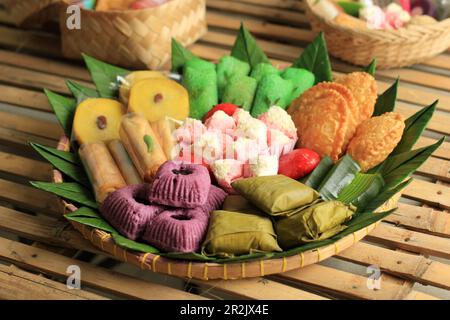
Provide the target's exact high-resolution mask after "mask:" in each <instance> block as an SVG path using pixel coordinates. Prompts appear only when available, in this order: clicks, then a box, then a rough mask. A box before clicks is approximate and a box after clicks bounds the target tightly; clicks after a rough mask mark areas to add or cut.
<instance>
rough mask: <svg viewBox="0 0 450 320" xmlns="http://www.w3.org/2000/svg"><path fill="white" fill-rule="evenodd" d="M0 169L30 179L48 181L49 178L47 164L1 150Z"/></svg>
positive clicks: (49, 172)
mask: <svg viewBox="0 0 450 320" xmlns="http://www.w3.org/2000/svg"><path fill="white" fill-rule="evenodd" d="M0 171H4V172H8V173H12V174H15V175H18V176H22V177H25V178H29V179H32V180H43V181H48V180H50V178H51V166H50V165H49V164H47V163H44V162H41V161H36V160H31V159H28V158H25V157H21V156H16V155H13V154H10V153H6V152H2V151H0Z"/></svg>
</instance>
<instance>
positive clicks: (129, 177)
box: [108, 139, 142, 185]
mask: <svg viewBox="0 0 450 320" xmlns="http://www.w3.org/2000/svg"><path fill="white" fill-rule="evenodd" d="M108 149H109V151H110V152H111V155H112V157H113V158H114V160H115V162H116V164H117V166H118V167H119V170H120V172H121V173H122V176H123V178H124V179H125V181H126V183H127V185H133V184H140V183H142V179H141V177H140V176H139V173H138V172H137V170H136V167H135V166H134V164H133V161H131V158H130V156H129V155H128V153H127V151H126V150H125V147H124V146H123V144H122V142H120V140H117V139H116V140H111V141H110V142H108Z"/></svg>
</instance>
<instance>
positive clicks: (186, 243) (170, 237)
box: [142, 209, 209, 252]
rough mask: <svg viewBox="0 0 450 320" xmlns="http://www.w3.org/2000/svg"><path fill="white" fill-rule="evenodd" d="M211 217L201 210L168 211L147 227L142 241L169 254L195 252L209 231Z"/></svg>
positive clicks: (159, 215)
mask: <svg viewBox="0 0 450 320" xmlns="http://www.w3.org/2000/svg"><path fill="white" fill-rule="evenodd" d="M208 221H209V215H208V214H206V213H205V212H204V211H203V210H200V209H168V210H165V211H163V212H161V213H160V214H158V215H157V216H156V217H155V218H154V220H153V221H152V223H151V224H148V225H147V228H146V229H145V232H144V235H143V236H142V239H143V240H145V241H147V242H148V243H150V244H151V245H153V246H155V247H157V248H159V249H161V250H164V251H167V252H194V251H197V250H198V249H199V248H200V245H201V242H202V241H203V238H204V236H205V233H206V231H207V229H208Z"/></svg>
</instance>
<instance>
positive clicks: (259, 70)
mask: <svg viewBox="0 0 450 320" xmlns="http://www.w3.org/2000/svg"><path fill="white" fill-rule="evenodd" d="M279 73H280V70H278V69H277V68H275V67H274V66H273V65H271V64H270V63H265V62H262V63H258V64H257V65H256V66H255V67H254V68H253V70H252V73H251V74H250V76H251V77H252V78H255V79H256V81H258V82H260V81H261V80H262V78H264V76H267V75H271V74H277V75H278V74H279Z"/></svg>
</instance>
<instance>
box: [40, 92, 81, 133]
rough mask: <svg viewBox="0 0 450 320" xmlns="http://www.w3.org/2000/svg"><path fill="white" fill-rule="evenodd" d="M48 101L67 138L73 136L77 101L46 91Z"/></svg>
mask: <svg viewBox="0 0 450 320" xmlns="http://www.w3.org/2000/svg"><path fill="white" fill-rule="evenodd" d="M44 92H45V94H46V96H47V99H48V101H49V103H50V105H51V107H52V109H53V112H54V113H55V115H56V118H57V119H58V122H59V123H60V125H61V127H62V128H63V130H64V133H65V134H66V136H67V137H70V135H71V134H72V122H73V115H74V113H75V109H76V107H77V102H76V100H75V99H72V98H66V97H64V96H62V95H59V94H57V93H54V92H52V91H50V90H47V89H44Z"/></svg>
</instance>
